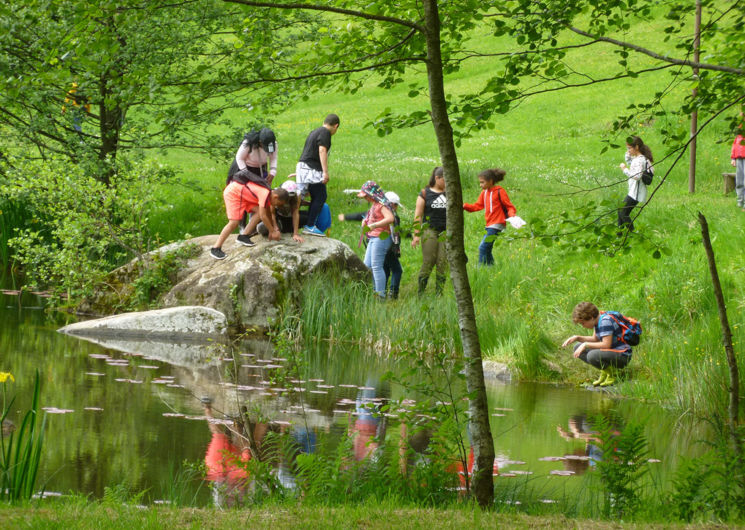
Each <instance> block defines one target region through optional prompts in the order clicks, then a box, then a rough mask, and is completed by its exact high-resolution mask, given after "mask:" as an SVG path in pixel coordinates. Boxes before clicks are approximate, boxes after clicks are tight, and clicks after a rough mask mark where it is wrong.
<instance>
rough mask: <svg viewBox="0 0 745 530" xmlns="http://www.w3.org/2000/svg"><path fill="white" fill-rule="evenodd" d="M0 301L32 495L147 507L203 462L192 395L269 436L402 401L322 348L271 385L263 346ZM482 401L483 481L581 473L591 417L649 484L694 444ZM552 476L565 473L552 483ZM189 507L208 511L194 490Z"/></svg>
mask: <svg viewBox="0 0 745 530" xmlns="http://www.w3.org/2000/svg"><path fill="white" fill-rule="evenodd" d="M0 304H1V305H0V372H8V371H9V372H11V373H12V374H13V375H14V377H15V379H16V381H15V383H6V390H7V393H8V397H10V396H11V395H14V394H15V395H17V399H16V402H15V403H14V405H13V409H12V411H11V414H10V417H11V419H12V420H13V421H14V422H16V423H18V421H19V416H20V411H22V410H26V409H27V408H28V407H29V405H30V400H31V392H32V388H33V380H34V374H35V373H36V372H37V371H38V372H39V374H40V377H41V384H42V396H41V404H42V407H44V408H45V409H46V410H47V414H46V416H47V431H46V439H45V446H44V452H43V458H42V467H41V470H40V474H39V479H40V480H39V482H38V484H39V485H40V486H43V487H44V488H45V490H47V491H53V492H61V493H68V492H79V493H84V494H91V495H92V496H94V497H101V496H102V495H103V494H104V488H105V487H107V486H108V487H112V486H117V485H125V486H126V487H127V488H128V489H129V490H130V491H135V492H138V491H147V496H146V497H147V500H150V501H154V500H157V499H159V498H161V497H163V496H164V495H165V492H166V491H167V490H168V487H169V484H173V482H174V481H175V480H177V479H176V477H177V475H178V474H179V472H180V470H182V469H183V466H184V462H191V463H195V464H197V463H200V462H204V458H205V452H206V450H207V447H208V445H209V444H210V441H211V439H212V438H211V437H212V435H211V433H210V429H209V425H208V423H207V421H206V417H205V416H204V414H205V408H204V405H203V403H202V401H201V400H202V398H204V397H209V398H210V399H211V400H212V408H213V415H214V416H215V417H218V418H219V417H221V416H222V415H223V414H227V415H237V414H238V411H239V407H240V406H241V405H245V406H247V407H248V409H249V410H250V411H254V410H259V409H260V410H261V413H262V415H264V416H265V417H268V418H271V419H273V420H276V421H277V422H278V425H282V426H284V425H286V424H295V425H302V426H303V428H307V429H311V430H313V431H317V432H319V433H330V434H329V435H332V436H333V435H337V436H342V434H343V433H344V432H345V429H346V428H347V427H348V426H350V425H352V424H353V420H352V419H351V418H352V417H353V416H354V417H355V418H359V416H357V415H355V410H356V409H357V404H358V401H359V400H360V398H364V400H367V401H371V400H374V399H379V398H393V399H401V398H405V397H412V398H415V396H406V395H405V392H404V390H403V389H401V388H400V387H398V386H396V385H394V384H392V383H389V382H381V378H382V375H383V374H384V373H385V372H386V371H388V370H393V371H394V372H395V371H397V370H400V369H401V368H402V367H401V366H399V365H396V364H395V363H394V362H389V361H386V360H385V359H384V358H383V356H378V355H375V354H370V353H361V352H359V351H357V350H355V349H350V348H343V347H335V348H333V349H331V348H329V346H328V345H326V346H324V347H323V348H321V349H318V350H315V351H309V352H306V353H305V362H304V364H303V373H302V374H301V375H300V376H299V379H292V380H284V381H277V380H276V379H273V378H272V374H276V373H278V367H281V366H282V365H283V363H284V362H285V359H284V358H281V357H277V356H275V353H274V351H273V350H272V348H271V346H270V345H268V344H266V343H260V342H245V343H242V344H241V345H240V346H238V347H237V348H235V349H233V350H231V349H229V348H227V347H223V346H220V345H216V344H212V345H198V344H182V345H174V344H165V345H164V344H161V345H153V344H142V343H108V344H106V345H100V344H96V343H93V342H89V341H85V340H81V339H77V338H74V337H70V336H65V335H62V334H60V333H57V331H56V330H57V329H58V328H59V327H61V326H62V325H64V324H65V323H66V322H65V320H66V319H70V320H71V321H72V319H71V317H67V316H65V315H60V314H53V315H51V316H50V315H47V314H45V312H44V311H43V310H42V308H41V305H42V302H41V300H40V299H39V298H36V297H32V296H28V295H24V297H23V298H22V299H19V297H17V296H9V295H0ZM399 362H401V361H399ZM488 396H489V405H490V408H491V409H492V413H493V415H492V418H491V425H492V430H493V433H494V435H495V446H496V452H497V455H498V464H499V471H500V477H498V478H497V479H496V480H510V476H511V475H515V476H520V475H528V474H529V475H531V480H535V479H542V480H546V481H555V482H554V483H555V484H559V482H556V481H565V482H562V483H561V484H568V483H571V481H578V480H581V479H580V478H579V477H578V476H579V475H582V474H583V473H584V472H585V471H591V470H592V467H593V465H592V464H593V462H592V460H588V459H587V456H588V455H589V456H592V454H593V451H594V449H593V444H592V441H591V440H589V439H588V433H589V432H591V431H592V426H591V423H592V422H591V419H592V418H594V417H596V416H597V415H604V416H606V417H609V418H612V422H613V425H614V426H616V427H617V428H618V429H623V426H624V425H626V424H628V423H629V422H631V421H643V422H645V423H646V433H647V437H648V440H649V448H650V457H651V458H653V459H655V460H659V463H656V464H655V466H658V469H659V473H661V474H663V475H664V474H668V473H670V471H671V470H672V469H673V468H674V466H675V465H676V463H677V460H678V458H679V457H680V456H682V455H686V456H690V455H692V454H694V453H695V452H696V451H697V450H698V449H699V448H700V446H701V444H697V442H698V441H699V440H701V439H703V438H704V436H705V433H704V432H702V431H701V430H700V429H699V428H694V427H693V426H691V425H687V424H684V423H681V421H680V419H679V418H678V417H676V416H675V415H673V414H669V413H668V412H666V411H665V410H663V409H660V408H659V407H657V406H654V405H650V404H643V403H639V402H634V401H630V400H619V399H616V398H614V397H613V396H612V394H609V393H607V392H595V391H588V390H584V389H575V388H568V387H562V386H556V385H549V384H504V383H499V382H496V381H492V382H488ZM301 411H303V412H304V414H303V415H301ZM354 421H356V420H354ZM567 456H569V458H566V457H567ZM548 457H561V460H557V459H556V458H548ZM557 471H572V472H574V474H575V475H576V476H568V477H559V476H556V475H555V474H552V472H554V473H556V472H557ZM512 480H515V479H514V478H513V479H512ZM561 487H562V488H563V487H564V486H563V485H562V486H561ZM197 498H198V502H199V503H206V502H209V494H208V492H207V488H201V489H200V490H199V492H198V493H197Z"/></svg>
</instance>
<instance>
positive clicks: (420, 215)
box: [411, 195, 425, 247]
mask: <svg viewBox="0 0 745 530" xmlns="http://www.w3.org/2000/svg"><path fill="white" fill-rule="evenodd" d="M424 206H425V203H424V199H423V198H422V196H421V195H419V196H417V198H416V207H415V208H414V237H412V238H411V246H412V247H416V246H417V245H418V244H419V240H420V239H419V232H420V231H421V228H422V220H423V219H424ZM417 225H418V226H417Z"/></svg>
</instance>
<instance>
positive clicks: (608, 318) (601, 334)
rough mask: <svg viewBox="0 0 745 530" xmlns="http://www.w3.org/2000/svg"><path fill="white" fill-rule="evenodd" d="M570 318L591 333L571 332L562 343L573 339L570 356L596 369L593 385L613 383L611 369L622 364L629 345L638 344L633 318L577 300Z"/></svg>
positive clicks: (638, 332) (638, 329)
mask: <svg viewBox="0 0 745 530" xmlns="http://www.w3.org/2000/svg"><path fill="white" fill-rule="evenodd" d="M572 321H573V322H574V323H575V324H579V325H580V326H582V327H583V328H587V329H592V330H593V334H592V335H572V336H571V337H569V338H568V339H566V340H565V341H564V342H563V343H562V345H561V346H562V348H565V347H567V346H569V345H570V344H572V343H573V342H576V343H577V345H576V346H575V347H574V358H575V359H579V360H581V361H583V362H586V363H587V364H589V365H592V366H594V367H595V368H597V369H598V370H600V377H599V378H598V379H597V380H596V381H593V382H592V385H593V386H610V385H612V384H614V383H615V376H614V375H613V373H612V372H611V371H610V370H611V369H618V368H624V367H626V365H628V364H629V362H630V361H631V353H632V351H631V347H632V346H636V345H637V344H639V336H640V335H641V333H642V328H641V325H640V324H639V322H637V321H636V320H634V319H633V318H629V317H625V316H623V315H622V314H621V313H618V312H616V311H603V312H601V311H600V310H599V309H598V308H597V306H596V305H595V304H593V303H592V302H580V303H579V304H577V305H576V306H575V307H574V310H573V311H572Z"/></svg>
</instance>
